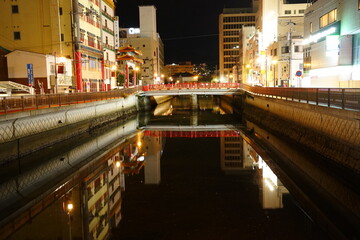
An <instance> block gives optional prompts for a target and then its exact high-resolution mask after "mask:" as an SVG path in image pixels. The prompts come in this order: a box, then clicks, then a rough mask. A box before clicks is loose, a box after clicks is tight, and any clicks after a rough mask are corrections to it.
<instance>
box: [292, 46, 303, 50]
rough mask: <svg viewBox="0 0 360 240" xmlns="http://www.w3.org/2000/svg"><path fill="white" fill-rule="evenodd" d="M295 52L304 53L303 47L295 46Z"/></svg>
mask: <svg viewBox="0 0 360 240" xmlns="http://www.w3.org/2000/svg"><path fill="white" fill-rule="evenodd" d="M294 51H295V52H302V51H303V46H301V45H295V49H294Z"/></svg>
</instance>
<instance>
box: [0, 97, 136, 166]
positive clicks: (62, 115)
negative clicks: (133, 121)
mask: <svg viewBox="0 0 360 240" xmlns="http://www.w3.org/2000/svg"><path fill="white" fill-rule="evenodd" d="M138 109H139V107H138V98H137V96H136V95H130V96H128V97H126V98H119V99H114V100H107V101H98V102H92V103H86V104H77V105H71V106H63V107H58V108H50V109H44V110H36V111H29V112H25V113H19V114H18V115H17V116H18V117H16V114H15V115H12V116H10V115H9V116H7V120H2V121H0V164H1V163H3V162H4V161H7V160H11V159H14V158H18V157H20V156H24V155H26V154H29V153H31V152H34V151H36V150H39V149H41V148H43V147H46V146H50V145H52V144H54V143H56V142H59V141H62V140H64V139H67V138H70V137H72V136H76V135H78V134H80V133H83V132H85V131H88V130H89V129H91V128H94V127H96V126H99V125H101V124H104V123H106V122H108V121H112V120H115V119H118V118H122V117H125V116H127V115H129V114H131V113H133V112H136V111H137V110H138ZM14 116H15V117H14Z"/></svg>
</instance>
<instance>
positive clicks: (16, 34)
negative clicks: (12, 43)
mask: <svg viewBox="0 0 360 240" xmlns="http://www.w3.org/2000/svg"><path fill="white" fill-rule="evenodd" d="M20 39H21V37H20V32H14V40H20Z"/></svg>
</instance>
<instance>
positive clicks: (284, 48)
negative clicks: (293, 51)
mask: <svg viewBox="0 0 360 240" xmlns="http://www.w3.org/2000/svg"><path fill="white" fill-rule="evenodd" d="M281 53H289V46H284V47H281Z"/></svg>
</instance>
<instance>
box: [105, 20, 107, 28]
mask: <svg viewBox="0 0 360 240" xmlns="http://www.w3.org/2000/svg"><path fill="white" fill-rule="evenodd" d="M105 27H106V28H107V20H106V19H105Z"/></svg>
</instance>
